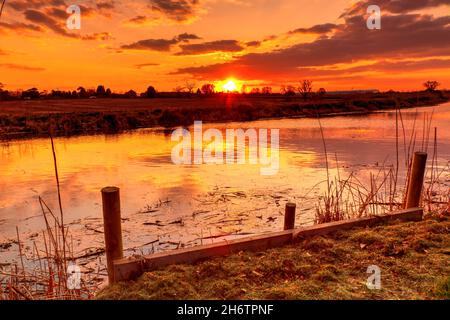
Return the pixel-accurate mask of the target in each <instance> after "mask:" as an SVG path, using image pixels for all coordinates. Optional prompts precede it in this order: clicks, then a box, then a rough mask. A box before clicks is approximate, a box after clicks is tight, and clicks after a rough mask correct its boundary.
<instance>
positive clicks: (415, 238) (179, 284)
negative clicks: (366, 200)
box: [97, 216, 450, 300]
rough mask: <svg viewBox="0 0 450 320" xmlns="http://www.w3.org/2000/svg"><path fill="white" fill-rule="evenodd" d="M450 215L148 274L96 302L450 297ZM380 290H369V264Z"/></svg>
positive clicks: (101, 295)
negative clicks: (377, 276)
mask: <svg viewBox="0 0 450 320" xmlns="http://www.w3.org/2000/svg"><path fill="white" fill-rule="evenodd" d="M449 230H450V219H449V217H448V216H440V217H439V218H437V217H435V218H428V219H426V220H424V221H422V222H409V223H390V224H386V225H381V226H378V227H375V228H371V229H369V228H358V229H353V230H350V231H340V232H336V233H334V234H332V235H329V236H326V237H324V236H321V237H314V238H311V239H309V240H304V241H302V242H300V243H297V244H294V245H290V246H286V247H283V248H278V249H272V250H268V251H264V252H259V253H247V252H241V253H239V254H234V255H231V256H229V257H225V258H216V259H213V260H208V261H205V262H201V263H198V264H195V265H179V266H171V267H168V268H166V269H164V270H161V271H156V272H149V273H146V274H145V275H143V276H142V277H141V278H140V279H138V280H137V281H135V282H126V283H120V284H117V285H114V286H110V287H108V288H106V289H104V290H103V291H101V292H100V293H99V294H98V295H97V298H98V299H156V300H159V299H307V300H310V299H333V300H335V299H389V300H390V299H450V291H449V287H450V266H449V264H448V255H449V254H450V252H449V247H450V235H449ZM371 265H376V266H378V267H380V269H381V286H382V288H381V290H369V289H367V287H366V281H367V278H368V277H369V276H370V274H367V273H366V271H367V268H368V266H371Z"/></svg>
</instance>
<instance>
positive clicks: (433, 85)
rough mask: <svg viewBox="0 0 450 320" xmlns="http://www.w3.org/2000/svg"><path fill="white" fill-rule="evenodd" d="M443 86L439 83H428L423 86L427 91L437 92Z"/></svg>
mask: <svg viewBox="0 0 450 320" xmlns="http://www.w3.org/2000/svg"><path fill="white" fill-rule="evenodd" d="M440 85H441V84H440V83H439V82H437V81H426V82H425V83H424V84H423V86H424V87H425V88H426V91H431V92H432V91H435V90H436V89H437V88H438V87H439V86H440Z"/></svg>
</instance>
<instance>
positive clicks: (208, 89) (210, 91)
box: [202, 83, 216, 95]
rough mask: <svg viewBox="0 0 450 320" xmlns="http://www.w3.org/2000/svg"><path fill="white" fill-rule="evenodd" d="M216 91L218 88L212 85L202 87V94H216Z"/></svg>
mask: <svg viewBox="0 0 450 320" xmlns="http://www.w3.org/2000/svg"><path fill="white" fill-rule="evenodd" d="M215 90H216V86H215V85H213V84H212V83H207V84H204V85H203V86H202V93H203V94H205V95H211V94H214V92H215Z"/></svg>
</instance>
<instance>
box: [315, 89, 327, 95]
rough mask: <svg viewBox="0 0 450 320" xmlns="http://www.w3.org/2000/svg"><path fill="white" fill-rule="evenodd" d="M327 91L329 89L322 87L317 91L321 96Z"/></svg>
mask: <svg viewBox="0 0 450 320" xmlns="http://www.w3.org/2000/svg"><path fill="white" fill-rule="evenodd" d="M326 93H327V90H325V89H324V88H320V89H319V90H318V91H317V94H318V95H319V96H320V97H323V96H324V95H325V94H326Z"/></svg>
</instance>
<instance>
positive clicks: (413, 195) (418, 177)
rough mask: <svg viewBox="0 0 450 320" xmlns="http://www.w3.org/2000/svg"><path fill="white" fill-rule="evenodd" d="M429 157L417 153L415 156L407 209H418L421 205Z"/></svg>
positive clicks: (408, 190)
mask: <svg viewBox="0 0 450 320" xmlns="http://www.w3.org/2000/svg"><path fill="white" fill-rule="evenodd" d="M427 157H428V155H427V153H426V152H416V153H415V154H414V158H413V162H412V167H411V174H410V176H409V183H408V189H407V192H408V193H407V195H406V203H405V209H411V208H417V207H418V206H419V205H420V198H421V196H422V188H423V181H424V178H425V169H426V166H427Z"/></svg>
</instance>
